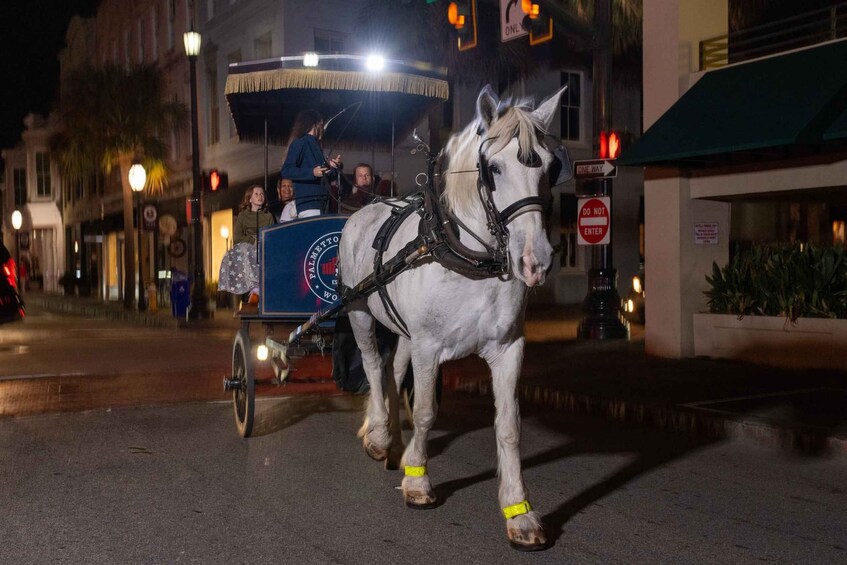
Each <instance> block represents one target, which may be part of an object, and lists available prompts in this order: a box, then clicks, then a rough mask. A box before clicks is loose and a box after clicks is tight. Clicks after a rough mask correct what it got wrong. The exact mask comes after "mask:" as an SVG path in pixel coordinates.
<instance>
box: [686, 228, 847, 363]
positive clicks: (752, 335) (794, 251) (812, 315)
mask: <svg viewBox="0 0 847 565" xmlns="http://www.w3.org/2000/svg"><path fill="white" fill-rule="evenodd" d="M706 282H707V283H708V285H709V288H708V290H706V291H705V294H706V296H707V298H708V306H709V312H710V313H709V314H695V315H694V354H695V355H703V356H707V357H729V358H734V359H744V360H749V361H755V362H762V363H765V364H773V365H781V366H795V367H828V368H839V369H844V368H847V355H845V353H844V351H847V320H845V318H847V252H845V248H844V246H843V245H835V246H829V247H824V246H817V245H809V244H780V245H756V246H753V247H752V248H750V249H746V250H738V251H736V253H735V254H734V256H733V258H732V260H731V261H730V263H729V264H728V265H726V266H725V267H723V268H721V267H718V265H717V264H714V263H713V264H712V274H711V276H707V277H706Z"/></svg>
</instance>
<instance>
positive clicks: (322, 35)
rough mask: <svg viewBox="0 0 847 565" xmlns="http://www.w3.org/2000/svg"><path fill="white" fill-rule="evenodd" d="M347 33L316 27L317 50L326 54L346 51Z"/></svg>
mask: <svg viewBox="0 0 847 565" xmlns="http://www.w3.org/2000/svg"><path fill="white" fill-rule="evenodd" d="M346 39H347V36H346V34H344V33H340V32H337V31H332V30H328V29H315V51H316V52H318V53H322V54H325V55H331V54H333V53H343V52H344V42H345V40H346Z"/></svg>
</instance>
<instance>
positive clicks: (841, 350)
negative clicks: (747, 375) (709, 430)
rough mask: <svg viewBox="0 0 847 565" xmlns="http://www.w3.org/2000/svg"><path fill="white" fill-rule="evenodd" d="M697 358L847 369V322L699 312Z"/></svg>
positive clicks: (696, 337) (697, 317) (697, 318)
mask: <svg viewBox="0 0 847 565" xmlns="http://www.w3.org/2000/svg"><path fill="white" fill-rule="evenodd" d="M694 355H695V356H697V357H716V358H724V359H736V360H739V361H748V362H751V363H757V364H761V365H773V366H777V367H792V368H815V369H839V370H847V320H836V319H829V318H800V319H798V320H797V323H796V324H792V323H791V322H789V321H788V319H787V318H781V317H771V316H744V317H743V318H741V319H740V320H739V319H738V316H734V315H731V314H694Z"/></svg>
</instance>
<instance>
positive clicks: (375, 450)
mask: <svg viewBox="0 0 847 565" xmlns="http://www.w3.org/2000/svg"><path fill="white" fill-rule="evenodd" d="M362 444H363V445H364V446H365V453H367V454H368V457H370V458H371V459H373V460H374V461H383V460H384V459H386V458H387V457H388V450H386V449H383V448H381V447H377V446H376V445H374V444H373V443H371V442H369V441H368V440H367V438H365V441H364V442H362Z"/></svg>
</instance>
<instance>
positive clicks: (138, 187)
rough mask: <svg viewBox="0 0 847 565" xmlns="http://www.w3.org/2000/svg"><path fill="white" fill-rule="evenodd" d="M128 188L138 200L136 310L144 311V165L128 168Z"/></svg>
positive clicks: (138, 164)
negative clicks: (142, 201) (142, 246)
mask: <svg viewBox="0 0 847 565" xmlns="http://www.w3.org/2000/svg"><path fill="white" fill-rule="evenodd" d="M128 176H129V187H130V188H131V189H132V191H133V192H134V193H136V194H138V195H139V198H137V199H136V200H138V203H137V205H138V309H139V310H144V282H143V278H142V276H141V198H140V195H141V191H142V190H144V184H145V183H146V182H147V171H145V170H144V165H142V164H141V163H139V162H137V161H136V162H135V163H133V165H132V166H131V167H130V168H129V175H128Z"/></svg>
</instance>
